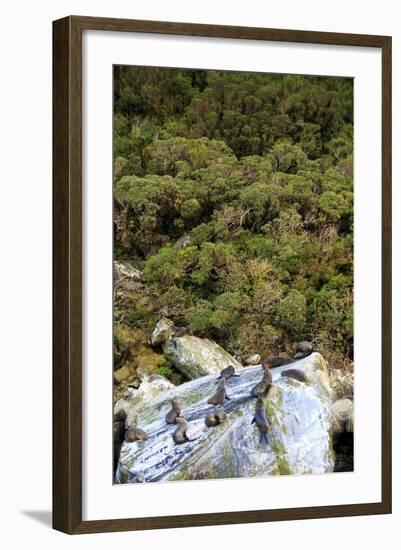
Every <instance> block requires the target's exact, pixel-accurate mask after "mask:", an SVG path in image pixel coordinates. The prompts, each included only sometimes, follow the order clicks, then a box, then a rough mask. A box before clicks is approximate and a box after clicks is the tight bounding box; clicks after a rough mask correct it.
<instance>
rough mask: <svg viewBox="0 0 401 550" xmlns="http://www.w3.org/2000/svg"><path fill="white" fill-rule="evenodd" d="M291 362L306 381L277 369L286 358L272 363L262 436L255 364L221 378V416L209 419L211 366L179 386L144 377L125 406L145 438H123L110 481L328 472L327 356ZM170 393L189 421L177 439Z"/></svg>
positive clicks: (329, 403)
mask: <svg viewBox="0 0 401 550" xmlns="http://www.w3.org/2000/svg"><path fill="white" fill-rule="evenodd" d="M181 339H182V338H181ZM293 366H294V367H296V368H299V369H301V370H303V371H304V372H305V377H306V379H307V382H306V383H304V382H299V381H297V380H294V379H292V378H287V377H282V376H281V371H282V370H284V369H285V368H286V367H285V366H283V367H278V368H275V369H273V370H272V374H273V387H272V389H271V391H270V393H269V395H268V396H267V398H265V403H266V414H267V416H268V418H269V419H270V421H271V429H270V431H269V433H268V437H267V443H266V442H264V441H261V439H260V433H259V430H258V428H257V426H255V424H252V419H253V417H254V413H255V404H256V399H255V398H253V397H251V395H250V392H251V389H252V387H253V386H254V385H255V384H256V383H257V382H259V381H260V379H261V377H262V374H263V369H262V367H261V366H260V365H256V366H250V367H246V368H243V369H241V370H240V371H239V374H240V377H238V378H231V379H229V380H228V381H227V384H226V389H227V394H228V396H229V397H230V400H228V401H225V402H224V405H222V406H221V405H220V406H219V409H223V410H224V412H225V414H226V418H225V420H224V422H222V423H221V424H219V425H216V426H214V427H208V426H206V424H205V417H206V416H207V415H208V414H210V413H212V412H214V411H216V407H214V406H213V405H210V404H208V403H207V400H208V398H209V397H210V396H211V395H212V394H213V393H214V392H215V390H216V385H217V376H216V375H215V374H213V375H208V376H202V377H201V378H198V379H196V380H192V381H190V382H187V383H184V384H182V385H181V386H179V387H174V386H172V385H170V386H169V383H168V382H167V381H166V382H167V385H165V382H164V381H163V380H156V381H155V382H149V381H147V382H146V384H147V387H146V388H144V389H142V390H141V388H140V389H139V390H138V391H137V392H136V394H135V395H134V396H133V398H132V399H130V400H128V401H126V402H125V403H124V407H125V408H126V410H127V414H128V417H129V418H131V419H132V418H133V417H135V420H136V422H137V425H138V426H139V427H140V428H141V429H143V430H145V431H146V432H147V434H148V435H149V439H148V440H147V441H135V442H132V443H127V442H123V444H122V447H121V452H120V460H119V464H118V467H117V471H116V476H115V481H116V482H117V483H140V482H152V481H167V480H182V479H210V478H230V477H256V476H268V475H286V474H307V473H311V474H312V473H313V474H318V473H326V472H332V471H333V470H334V466H335V455H334V452H333V447H332V436H331V429H332V420H333V418H332V400H331V399H332V391H331V388H330V385H329V383H328V374H327V366H326V363H325V361H324V359H323V357H322V356H321V355H320V354H318V353H313V354H312V355H310V356H308V357H307V358H305V359H302V360H300V361H296V362H295V363H294V364H293ZM154 384H156V387H155V386H154ZM152 386H154V387H153V388H152ZM141 387H142V386H141ZM171 399H177V400H178V401H179V403H180V405H181V408H182V412H181V415H182V416H183V417H185V419H186V420H187V421H188V431H187V435H188V438H189V439H190V441H188V442H185V443H183V444H181V445H177V444H175V443H174V440H173V437H172V434H173V432H174V431H175V429H176V426H175V425H167V424H166V422H165V416H166V413H167V412H168V411H169V409H170V408H171V403H170V401H171ZM120 405H122V404H121V403H120ZM116 408H117V406H116ZM127 422H128V419H127Z"/></svg>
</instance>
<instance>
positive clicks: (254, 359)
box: [244, 353, 262, 365]
mask: <svg viewBox="0 0 401 550" xmlns="http://www.w3.org/2000/svg"><path fill="white" fill-rule="evenodd" d="M261 360H262V358H261V357H260V355H259V353H254V354H253V355H248V357H245V359H244V365H259V363H260V362H261Z"/></svg>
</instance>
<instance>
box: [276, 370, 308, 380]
mask: <svg viewBox="0 0 401 550" xmlns="http://www.w3.org/2000/svg"><path fill="white" fill-rule="evenodd" d="M281 376H286V377H287V378H293V379H294V380H298V382H307V378H306V374H305V373H304V371H303V370H301V369H286V370H283V372H282V373H281Z"/></svg>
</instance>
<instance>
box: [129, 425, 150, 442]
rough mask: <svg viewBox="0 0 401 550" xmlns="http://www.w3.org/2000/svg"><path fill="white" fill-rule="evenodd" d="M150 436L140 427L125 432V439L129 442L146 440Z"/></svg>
mask: <svg viewBox="0 0 401 550" xmlns="http://www.w3.org/2000/svg"><path fill="white" fill-rule="evenodd" d="M148 437H149V436H148V434H147V433H146V432H145V431H143V430H140V429H139V428H130V429H129V430H127V431H126V432H125V441H127V442H128V443H132V441H146V440H147V439H148Z"/></svg>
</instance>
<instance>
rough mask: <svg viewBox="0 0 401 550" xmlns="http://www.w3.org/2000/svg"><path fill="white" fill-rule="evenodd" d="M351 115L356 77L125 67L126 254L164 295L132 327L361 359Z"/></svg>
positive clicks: (118, 133)
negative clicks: (163, 323)
mask: <svg viewBox="0 0 401 550" xmlns="http://www.w3.org/2000/svg"><path fill="white" fill-rule="evenodd" d="M352 113H353V85H352V80H351V79H345V78H332V77H330V78H326V77H309V76H284V75H267V74H256V73H255V74H252V73H239V72H233V73H230V72H218V71H200V70H198V71H195V70H193V71H191V70H177V69H158V68H138V67H121V66H118V67H115V104H114V159H115V162H114V179H115V184H114V197H115V204H114V210H115V214H114V225H115V257H116V259H125V260H131V261H133V262H134V263H135V264H136V265H137V266H139V267H140V268H142V269H143V274H144V280H145V282H146V285H145V288H146V290H144V292H146V293H147V295H148V296H151V299H148V300H145V301H144V300H138V297H137V296H135V297H133V299H132V303H131V305H130V307H129V309H130V312H129V315H127V316H126V318H127V319H128V321H127V322H129V323H130V324H131V326H141V327H144V326H145V327H147V329H148V330H151V327H152V324H153V323H154V322H155V320H156V319H157V318H158V317H159V316H160V315H167V316H169V317H170V318H172V319H173V320H174V321H175V322H177V323H178V324H184V325H188V326H190V327H191V329H192V331H193V332H194V333H195V334H198V335H200V336H209V337H211V338H214V339H215V340H216V341H218V342H219V343H220V344H221V345H223V346H225V347H226V348H227V349H228V350H229V351H231V352H234V353H237V354H245V353H248V352H259V353H272V352H273V353H274V352H278V351H290V350H291V349H292V348H293V346H294V343H295V342H296V341H299V340H301V339H305V338H312V339H313V340H314V341H315V342H316V345H317V346H318V347H319V349H321V351H322V352H323V353H325V354H326V355H327V356H328V357H329V358H330V357H331V358H333V361H340V362H341V361H343V360H349V359H352V353H353V348H352V342H353V321H352V315H353V294H352V292H353V273H352V265H353V236H352V231H353V159H352V152H353V126H352V124H353V121H352ZM144 303H146V307H144V305H143V304H144Z"/></svg>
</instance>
